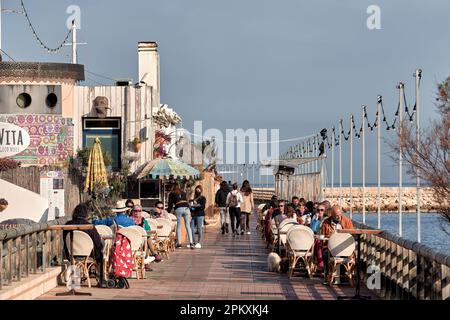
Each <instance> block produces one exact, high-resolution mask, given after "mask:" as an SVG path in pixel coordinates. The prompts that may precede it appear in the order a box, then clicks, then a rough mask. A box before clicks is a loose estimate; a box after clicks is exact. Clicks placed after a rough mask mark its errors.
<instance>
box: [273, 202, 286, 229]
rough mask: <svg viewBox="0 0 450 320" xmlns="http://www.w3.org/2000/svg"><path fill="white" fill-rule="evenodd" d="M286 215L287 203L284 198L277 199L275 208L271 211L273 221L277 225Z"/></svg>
mask: <svg viewBox="0 0 450 320" xmlns="http://www.w3.org/2000/svg"><path fill="white" fill-rule="evenodd" d="M286 217H287V205H286V202H285V201H284V200H279V201H278V206H277V208H276V209H275V210H274V211H273V214H272V219H275V223H276V225H277V226H278V225H279V224H280V222H281V221H282V220H283V219H286Z"/></svg>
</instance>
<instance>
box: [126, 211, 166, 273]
mask: <svg viewBox="0 0 450 320" xmlns="http://www.w3.org/2000/svg"><path fill="white" fill-rule="evenodd" d="M131 218H132V219H133V220H134V223H135V224H136V225H137V226H140V227H142V228H144V229H145V231H147V232H148V231H151V228H150V225H149V224H148V222H147V220H145V218H144V217H143V216H142V207H141V206H140V205H135V206H134V207H133V210H131ZM147 248H148V250H149V251H150V253H151V256H150V257H146V258H145V260H144V262H145V265H146V266H145V268H146V270H148V271H152V269H151V267H150V265H149V264H150V263H151V262H153V261H154V260H157V261H159V260H161V257H158V254H157V253H156V252H155V251H154V249H153V241H152V237H147Z"/></svg>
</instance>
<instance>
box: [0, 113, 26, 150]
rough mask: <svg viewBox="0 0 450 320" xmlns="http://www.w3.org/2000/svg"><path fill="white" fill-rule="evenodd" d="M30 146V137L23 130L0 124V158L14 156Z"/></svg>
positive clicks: (7, 124) (11, 125) (9, 124)
mask: <svg viewBox="0 0 450 320" xmlns="http://www.w3.org/2000/svg"><path fill="white" fill-rule="evenodd" d="M29 145H30V135H29V134H28V132H27V131H26V130H24V129H23V128H21V127H19V126H16V125H14V124H11V123H6V122H0V158H6V157H11V156H14V155H16V154H18V153H21V152H22V151H24V150H25V149H26V148H28V146H29Z"/></svg>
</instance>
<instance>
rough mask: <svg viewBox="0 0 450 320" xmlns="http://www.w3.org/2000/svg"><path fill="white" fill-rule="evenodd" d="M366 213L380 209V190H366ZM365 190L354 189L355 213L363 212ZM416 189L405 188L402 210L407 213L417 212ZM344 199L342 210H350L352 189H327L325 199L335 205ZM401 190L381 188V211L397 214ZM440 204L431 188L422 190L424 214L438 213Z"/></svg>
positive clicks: (421, 206)
mask: <svg viewBox="0 0 450 320" xmlns="http://www.w3.org/2000/svg"><path fill="white" fill-rule="evenodd" d="M365 189H366V190H365V205H366V212H376V211H377V208H378V200H377V197H378V189H377V188H376V187H366V188H365ZM362 194H363V189H362V187H353V189H352V198H353V211H362V207H363V197H362ZM416 196H417V193H416V188H411V187H405V188H403V193H402V210H403V211H405V212H408V211H409V212H415V211H416V210H417V200H416ZM340 197H342V208H343V210H344V211H349V210H350V188H348V187H345V188H342V190H340V188H334V189H333V190H331V188H326V189H325V198H326V199H327V200H329V201H330V202H332V203H333V204H339V198H340ZM398 200H399V189H398V188H396V187H382V188H381V211H383V212H395V211H398V207H399V205H398V204H399V201H398ZM439 207H440V204H439V203H437V202H436V200H435V199H434V198H433V192H432V190H431V189H430V188H422V189H421V201H420V209H421V211H422V212H436V211H437V210H438V208H439Z"/></svg>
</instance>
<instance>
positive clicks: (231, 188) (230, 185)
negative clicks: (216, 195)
mask: <svg viewBox="0 0 450 320" xmlns="http://www.w3.org/2000/svg"><path fill="white" fill-rule="evenodd" d="M228 191H229V192H231V191H233V184H232V183H231V181H228Z"/></svg>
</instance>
